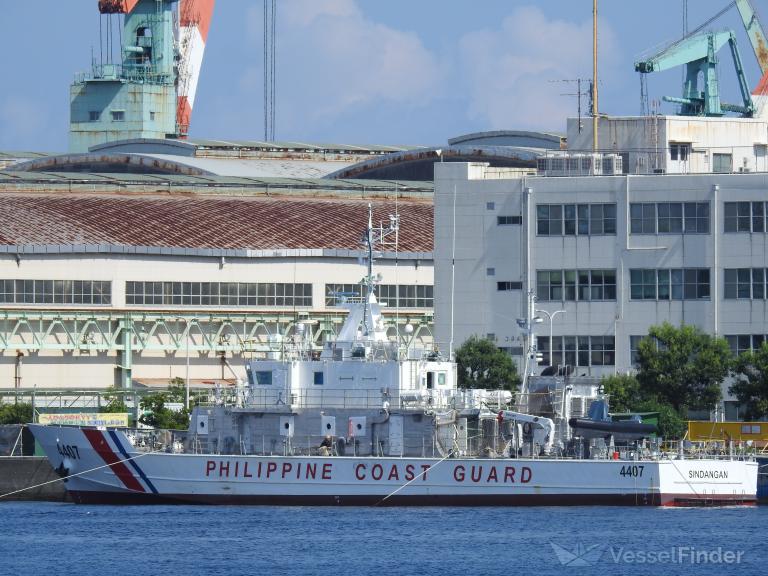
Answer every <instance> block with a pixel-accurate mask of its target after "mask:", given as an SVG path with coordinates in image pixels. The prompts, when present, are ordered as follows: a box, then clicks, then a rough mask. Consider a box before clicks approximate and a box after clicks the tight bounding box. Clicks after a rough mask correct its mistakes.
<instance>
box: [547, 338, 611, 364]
mask: <svg viewBox="0 0 768 576" xmlns="http://www.w3.org/2000/svg"><path fill="white" fill-rule="evenodd" d="M536 349H537V350H538V351H539V352H541V355H542V361H543V364H546V365H552V366H583V367H586V366H613V365H614V364H615V363H616V350H615V341H614V338H613V336H554V337H553V338H552V360H551V361H550V350H549V336H537V337H536Z"/></svg>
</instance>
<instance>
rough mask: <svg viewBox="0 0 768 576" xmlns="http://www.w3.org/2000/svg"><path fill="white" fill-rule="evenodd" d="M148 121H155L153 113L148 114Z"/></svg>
mask: <svg viewBox="0 0 768 576" xmlns="http://www.w3.org/2000/svg"><path fill="white" fill-rule="evenodd" d="M149 121H150V122H154V121H155V113H154V112H150V113H149Z"/></svg>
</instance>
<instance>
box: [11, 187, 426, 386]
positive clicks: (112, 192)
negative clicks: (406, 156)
mask: <svg viewBox="0 0 768 576" xmlns="http://www.w3.org/2000/svg"><path fill="white" fill-rule="evenodd" d="M0 195H1V196H2V202H0V214H2V217H1V218H0V302H1V307H2V319H0V349H1V350H2V356H0V382H2V384H0V388H5V389H8V388H14V387H15V388H23V389H26V390H30V389H33V388H36V389H38V390H39V389H43V388H58V389H61V388H70V389H84V388H106V387H108V386H112V385H117V386H120V387H124V388H130V387H131V386H140V385H152V384H153V383H157V384H159V385H167V383H168V381H169V379H171V378H174V377H180V378H186V377H187V376H188V377H189V378H190V379H191V381H192V384H193V385H199V384H201V383H202V382H204V381H205V382H221V381H232V380H235V379H236V378H237V377H243V376H244V372H243V368H242V365H243V362H242V359H243V355H244V354H266V353H268V352H269V351H270V350H271V349H273V348H274V347H281V346H290V345H293V344H294V339H295V338H297V337H299V335H301V337H302V338H305V339H306V338H309V339H311V341H312V343H313V344H314V345H315V346H321V345H322V343H323V342H324V341H325V340H327V339H329V338H332V337H333V335H334V333H335V330H336V329H337V327H338V326H340V323H341V322H342V320H343V317H344V311H343V310H341V309H339V308H335V304H336V303H337V302H338V301H339V299H340V298H342V297H359V296H360V286H359V282H360V279H361V278H362V277H363V275H364V274H365V270H364V267H363V266H361V265H360V263H359V257H360V256H361V255H362V252H361V250H362V245H361V242H360V238H361V234H362V232H363V231H364V230H365V227H366V224H367V212H368V204H371V205H372V206H373V211H374V220H375V221H377V222H378V221H384V222H386V223H389V217H390V215H398V216H399V218H400V231H399V235H398V239H397V243H396V244H394V243H393V244H392V245H390V246H388V247H387V248H386V251H385V252H383V253H382V254H380V256H379V260H378V262H377V266H376V271H377V272H378V273H380V274H381V281H380V284H379V288H378V292H379V297H380V299H381V300H382V301H383V302H384V303H385V305H386V306H387V308H386V317H387V320H388V323H389V326H390V328H389V330H390V334H391V335H392V337H393V338H397V337H401V338H402V343H403V346H417V347H423V346H426V345H428V344H429V343H430V342H431V341H432V337H431V320H432V314H431V311H432V299H433V284H432V262H431V254H432V229H433V226H432V205H431V195H432V186H431V185H429V184H421V183H416V184H412V185H409V184H407V183H394V182H378V181H373V180H366V181H361V182H355V181H334V180H319V179H290V178H263V179H253V178H225V177H215V176H205V177H195V176H186V175H150V174H122V175H121V174H115V173H109V174H86V173H66V172H47V173H35V172H4V173H0ZM406 326H409V327H408V329H407V330H406Z"/></svg>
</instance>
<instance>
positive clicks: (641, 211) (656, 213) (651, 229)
mask: <svg viewBox="0 0 768 576" xmlns="http://www.w3.org/2000/svg"><path fill="white" fill-rule="evenodd" d="M629 218H630V232H631V233H632V234H709V203H708V202H657V203H654V202H638V203H632V204H630V206H629Z"/></svg>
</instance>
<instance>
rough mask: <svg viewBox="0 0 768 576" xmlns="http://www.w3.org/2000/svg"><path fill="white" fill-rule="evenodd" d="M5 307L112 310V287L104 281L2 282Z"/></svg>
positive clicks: (1, 300)
mask: <svg viewBox="0 0 768 576" xmlns="http://www.w3.org/2000/svg"><path fill="white" fill-rule="evenodd" d="M0 303H2V304H63V305H86V304H87V305H94V306H108V305H110V304H112V283H111V282H108V281H101V280H0Z"/></svg>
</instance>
